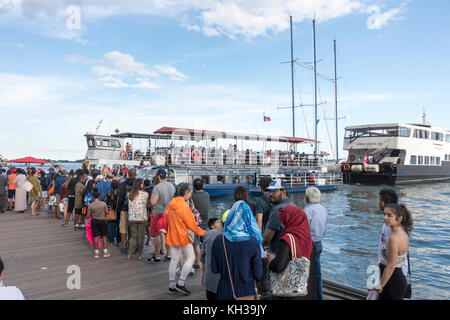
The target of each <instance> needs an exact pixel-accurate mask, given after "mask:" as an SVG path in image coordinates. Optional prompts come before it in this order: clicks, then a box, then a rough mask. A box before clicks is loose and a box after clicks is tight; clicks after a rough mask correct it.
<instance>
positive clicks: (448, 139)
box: [445, 134, 450, 142]
mask: <svg viewBox="0 0 450 320" xmlns="http://www.w3.org/2000/svg"><path fill="white" fill-rule="evenodd" d="M445 141H447V142H450V134H446V135H445Z"/></svg>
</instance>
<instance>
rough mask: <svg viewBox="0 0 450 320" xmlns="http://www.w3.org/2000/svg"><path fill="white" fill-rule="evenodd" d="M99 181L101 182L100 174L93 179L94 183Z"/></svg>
mask: <svg viewBox="0 0 450 320" xmlns="http://www.w3.org/2000/svg"><path fill="white" fill-rule="evenodd" d="M100 180H103V176H102V175H101V174H100V175H98V176H96V177H95V181H100Z"/></svg>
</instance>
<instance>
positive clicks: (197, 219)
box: [190, 199, 202, 226]
mask: <svg viewBox="0 0 450 320" xmlns="http://www.w3.org/2000/svg"><path fill="white" fill-rule="evenodd" d="M190 204H191V211H192V214H193V215H194V218H195V223H196V224H197V225H198V226H199V225H201V224H202V217H201V216H200V213H199V212H198V210H197V209H195V207H194V203H193V202H192V199H191V201H190Z"/></svg>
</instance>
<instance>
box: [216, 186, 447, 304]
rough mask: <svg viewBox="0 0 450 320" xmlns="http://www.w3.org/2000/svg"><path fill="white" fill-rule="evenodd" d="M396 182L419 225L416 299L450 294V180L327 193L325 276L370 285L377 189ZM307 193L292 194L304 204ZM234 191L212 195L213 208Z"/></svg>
mask: <svg viewBox="0 0 450 320" xmlns="http://www.w3.org/2000/svg"><path fill="white" fill-rule="evenodd" d="M385 187H386V188H393V189H395V190H396V192H397V193H398V194H399V197H400V203H404V204H405V205H406V206H407V207H408V208H409V209H410V211H411V213H412V215H413V219H414V230H413V232H412V234H411V239H410V262H411V274H412V289H413V295H412V299H449V298H450V246H449V244H450V214H449V205H450V183H431V184H417V185H403V186H394V187H390V186H360V185H343V186H340V187H338V190H337V191H333V192H328V193H323V194H322V200H321V204H322V205H324V206H325V207H326V208H327V210H328V215H329V217H328V234H327V236H326V237H325V239H324V241H323V252H322V256H321V261H322V276H323V278H324V279H327V280H332V281H335V282H339V283H342V284H347V285H350V286H354V287H359V288H363V289H365V288H367V287H366V281H367V274H366V270H367V267H368V266H369V265H372V264H374V265H377V250H378V241H379V238H380V233H381V226H382V224H383V214H382V212H381V211H380V210H379V208H378V193H379V191H380V190H381V189H383V188H385ZM303 197H304V194H291V195H290V198H291V200H292V201H293V202H294V203H295V204H296V205H298V206H300V207H303V206H302V204H303ZM232 203H233V198H232V197H226V198H218V199H212V200H211V214H213V215H217V216H219V215H221V214H222V213H223V212H225V211H226V210H227V209H229V208H230V206H231V205H232Z"/></svg>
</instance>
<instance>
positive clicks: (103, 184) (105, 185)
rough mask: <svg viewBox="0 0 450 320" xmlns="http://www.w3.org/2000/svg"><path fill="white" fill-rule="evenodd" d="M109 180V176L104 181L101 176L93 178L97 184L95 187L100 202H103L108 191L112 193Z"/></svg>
mask: <svg viewBox="0 0 450 320" xmlns="http://www.w3.org/2000/svg"><path fill="white" fill-rule="evenodd" d="M111 180H112V178H111V177H110V176H106V180H104V177H103V176H102V175H99V176H97V177H95V182H96V183H97V184H96V185H95V187H96V188H97V190H98V192H100V201H103V199H104V198H105V196H106V194H107V193H108V191H112V188H111Z"/></svg>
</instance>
